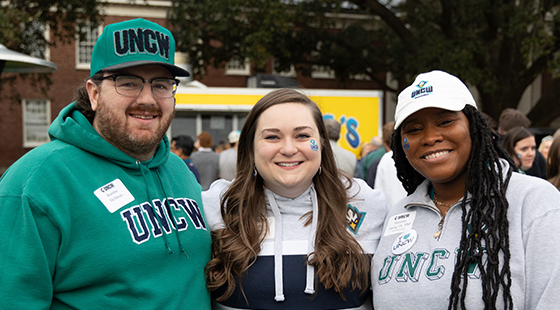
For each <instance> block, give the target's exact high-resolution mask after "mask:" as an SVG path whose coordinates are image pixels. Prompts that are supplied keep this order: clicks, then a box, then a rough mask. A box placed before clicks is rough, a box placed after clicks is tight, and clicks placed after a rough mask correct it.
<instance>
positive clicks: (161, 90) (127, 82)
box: [101, 74, 179, 98]
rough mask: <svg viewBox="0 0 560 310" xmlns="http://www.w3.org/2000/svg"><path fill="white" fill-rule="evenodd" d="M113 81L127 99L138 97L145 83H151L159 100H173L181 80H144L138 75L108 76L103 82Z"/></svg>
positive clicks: (119, 92) (118, 90) (116, 88)
mask: <svg viewBox="0 0 560 310" xmlns="http://www.w3.org/2000/svg"><path fill="white" fill-rule="evenodd" d="M105 79H113V82H115V90H116V91H117V93H118V94H121V95H123V96H126V97H136V96H138V95H139V94H140V92H142V89H143V88H144V83H146V82H148V83H150V86H151V87H152V92H153V93H154V95H156V97H159V98H173V96H174V95H175V92H176V91H177V86H179V80H177V79H172V78H155V79H151V80H144V79H143V78H141V77H139V76H136V75H125V74H122V75H108V76H105V77H103V78H102V79H101V80H105Z"/></svg>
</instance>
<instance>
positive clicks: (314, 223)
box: [304, 186, 319, 294]
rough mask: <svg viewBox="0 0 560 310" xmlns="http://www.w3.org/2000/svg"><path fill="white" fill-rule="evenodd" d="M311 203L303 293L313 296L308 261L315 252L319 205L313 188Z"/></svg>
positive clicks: (313, 283)
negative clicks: (311, 210) (311, 211)
mask: <svg viewBox="0 0 560 310" xmlns="http://www.w3.org/2000/svg"><path fill="white" fill-rule="evenodd" d="M310 193H311V203H312V204H313V213H312V219H311V234H310V235H309V241H308V243H307V255H308V257H309V258H308V259H307V276H306V280H305V291H304V292H305V293H306V294H315V267H314V266H312V265H310V264H309V260H311V258H312V257H313V254H311V253H313V252H314V251H315V242H316V238H317V221H318V219H319V205H318V203H317V192H316V191H315V188H314V187H313V186H311V192H310Z"/></svg>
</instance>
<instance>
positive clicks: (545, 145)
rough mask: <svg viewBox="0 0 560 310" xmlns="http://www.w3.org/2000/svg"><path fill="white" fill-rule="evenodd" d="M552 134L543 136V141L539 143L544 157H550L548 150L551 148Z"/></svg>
mask: <svg viewBox="0 0 560 310" xmlns="http://www.w3.org/2000/svg"><path fill="white" fill-rule="evenodd" d="M552 139H553V138H552V136H551V135H548V136H546V137H544V138H542V140H541V143H540V144H539V149H538V151H539V152H541V154H542V156H543V157H544V159H548V151H549V150H550V146H551V145H552Z"/></svg>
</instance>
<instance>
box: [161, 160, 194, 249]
mask: <svg viewBox="0 0 560 310" xmlns="http://www.w3.org/2000/svg"><path fill="white" fill-rule="evenodd" d="M156 175H157V178H158V181H159V185H160V186H161V190H162V191H163V196H164V197H165V205H166V207H167V212H169V213H170V216H169V217H170V218H171V221H173V227H175V236H176V237H177V244H179V248H180V249H181V252H182V253H183V254H185V257H186V258H189V255H188V254H187V252H186V251H185V248H183V244H181V240H180V239H179V230H178V227H177V221H176V218H175V210H173V208H171V205H169V196H167V194H166V193H165V187H164V186H163V183H162V181H161V178H160V176H159V169H158V170H156Z"/></svg>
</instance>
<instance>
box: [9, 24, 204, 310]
mask: <svg viewBox="0 0 560 310" xmlns="http://www.w3.org/2000/svg"><path fill="white" fill-rule="evenodd" d="M174 53H175V41H174V39H173V36H172V35H171V33H170V32H169V30H167V29H165V28H163V27H161V26H159V25H157V24H155V23H152V22H149V21H146V20H143V19H135V20H129V21H125V22H121V23H116V24H111V25H108V26H106V27H105V29H104V31H103V33H102V34H101V36H100V37H99V38H98V40H97V43H96V44H95V47H94V49H93V53H92V60H91V73H90V78H89V79H88V80H87V81H86V83H85V84H84V85H83V86H82V87H81V88H80V89H78V91H77V92H76V98H75V99H76V101H74V102H72V103H71V104H70V105H68V106H67V107H66V108H64V109H63V110H62V111H61V112H60V114H59V115H58V117H57V118H56V119H55V121H54V122H53V124H52V125H51V127H50V128H49V135H50V138H51V142H49V143H47V144H44V145H42V146H40V147H37V148H35V149H33V150H32V151H30V152H29V153H27V154H26V155H25V156H23V157H22V158H21V159H20V160H18V161H17V162H16V163H14V164H13V165H12V166H11V167H10V168H9V169H8V170H7V171H6V173H4V175H3V176H2V178H1V179H0V228H1V230H2V235H3V236H2V238H0V281H1V284H0V309H49V308H50V309H70V308H72V309H92V308H94V309H210V296H209V293H208V292H207V290H206V286H205V276H204V266H205V265H206V263H207V261H208V260H209V259H210V242H211V239H210V233H209V230H208V227H207V225H206V222H205V218H204V211H203V209H202V202H201V194H200V191H201V187H200V185H199V184H198V182H197V181H196V179H195V177H194V175H193V174H192V173H191V172H190V170H189V169H188V168H187V166H186V165H185V164H184V163H183V161H182V160H181V159H180V158H179V157H177V156H176V155H170V152H169V140H168V139H167V137H166V136H165V133H166V131H167V129H168V128H169V125H170V124H171V120H172V118H173V114H174V111H175V99H174V94H175V91H176V88H177V85H178V83H179V81H178V80H176V79H175V77H176V76H188V75H189V73H188V72H187V71H185V70H183V69H181V68H180V67H177V66H175V65H174Z"/></svg>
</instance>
